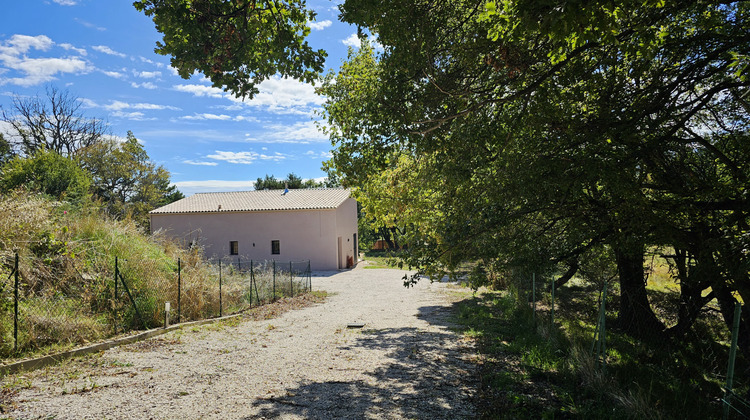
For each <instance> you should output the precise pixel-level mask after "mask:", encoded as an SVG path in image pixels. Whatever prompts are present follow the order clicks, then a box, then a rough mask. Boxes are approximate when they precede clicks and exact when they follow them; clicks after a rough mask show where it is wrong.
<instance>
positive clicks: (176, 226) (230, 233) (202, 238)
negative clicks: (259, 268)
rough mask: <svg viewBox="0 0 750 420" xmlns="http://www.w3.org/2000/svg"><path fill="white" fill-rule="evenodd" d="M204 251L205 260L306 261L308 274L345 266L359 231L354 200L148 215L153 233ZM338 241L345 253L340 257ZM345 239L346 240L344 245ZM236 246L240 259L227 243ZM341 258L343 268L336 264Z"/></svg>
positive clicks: (352, 253)
mask: <svg viewBox="0 0 750 420" xmlns="http://www.w3.org/2000/svg"><path fill="white" fill-rule="evenodd" d="M160 229H161V230H164V231H165V232H166V233H167V235H169V236H172V237H175V238H179V239H182V240H183V241H185V245H188V244H189V243H191V242H192V243H194V244H198V245H200V246H202V247H203V248H204V252H205V256H206V257H208V258H222V257H234V258H237V257H240V258H242V259H243V260H245V259H253V260H257V261H262V260H272V259H273V260H277V261H301V260H310V265H311V268H312V270H336V269H338V268H339V267H346V257H347V256H352V257H353V258H354V261H355V263H356V257H355V256H354V249H353V245H354V244H353V235H354V234H355V233H357V202H356V201H355V200H354V199H352V198H348V199H347V200H346V201H344V203H342V205H341V206H339V207H338V208H337V209H326V210H285V211H254V212H231V213H230V212H216V213H190V214H152V215H151V232H156V231H157V230H160ZM338 237H341V238H342V244H343V251H344V252H343V254H344V255H342V256H341V257H339V255H338ZM347 239H348V241H347ZM272 240H278V241H279V250H280V253H279V254H276V255H274V254H271V241H272ZM230 241H237V242H238V248H239V249H238V255H236V256H233V255H230V250H229V242H230ZM339 260H341V261H343V265H339Z"/></svg>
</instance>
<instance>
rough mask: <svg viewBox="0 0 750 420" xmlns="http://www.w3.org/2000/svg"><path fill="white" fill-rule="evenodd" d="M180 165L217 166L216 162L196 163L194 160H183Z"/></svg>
mask: <svg viewBox="0 0 750 420" xmlns="http://www.w3.org/2000/svg"><path fill="white" fill-rule="evenodd" d="M182 163H185V164H188V165H196V166H217V165H218V163H216V162H197V161H194V160H183V161H182Z"/></svg>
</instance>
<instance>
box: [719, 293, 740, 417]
mask: <svg viewBox="0 0 750 420" xmlns="http://www.w3.org/2000/svg"><path fill="white" fill-rule="evenodd" d="M741 316H742V304H741V303H739V302H737V303H736V304H735V305H734V319H733V320H732V344H731V345H730V347H729V363H728V365H727V384H726V387H725V388H724V400H723V401H724V419H727V418H728V417H729V407H730V405H731V404H730V400H731V398H732V386H733V385H734V384H733V382H734V360H735V358H736V357H737V337H738V336H739V332H740V317H741Z"/></svg>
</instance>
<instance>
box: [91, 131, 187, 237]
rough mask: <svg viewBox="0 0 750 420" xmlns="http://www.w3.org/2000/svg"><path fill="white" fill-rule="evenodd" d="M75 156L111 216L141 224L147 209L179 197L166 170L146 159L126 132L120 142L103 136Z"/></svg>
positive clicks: (131, 135)
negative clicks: (89, 176)
mask: <svg viewBox="0 0 750 420" xmlns="http://www.w3.org/2000/svg"><path fill="white" fill-rule="evenodd" d="M77 159H78V161H79V163H80V165H81V166H82V167H83V168H85V169H86V170H88V171H89V172H90V173H91V174H92V176H93V181H94V187H93V189H94V195H95V197H97V198H99V199H101V200H102V202H103V203H104V205H105V206H106V208H107V210H108V212H109V213H110V214H111V215H113V216H116V217H120V218H122V217H127V216H130V217H133V218H134V219H135V220H136V221H137V222H139V223H140V224H141V225H142V226H143V225H145V224H146V221H147V215H148V212H149V211H151V210H153V209H154V208H156V207H158V206H162V205H165V204H168V203H171V202H173V201H176V200H179V199H181V198H183V195H182V193H180V192H179V191H178V190H177V189H176V187H175V186H174V185H170V181H169V178H170V174H169V172H168V171H167V170H166V169H164V167H162V166H160V165H159V166H157V165H156V164H155V163H154V162H152V161H151V160H150V159H149V157H148V154H147V153H146V150H145V149H144V148H143V146H142V145H141V144H140V143H139V142H138V139H137V138H136V137H135V136H134V135H133V133H132V132H130V131H128V134H127V139H126V140H125V141H124V142H119V141H117V140H115V139H106V140H102V141H100V142H98V143H95V144H93V145H90V146H88V147H86V148H84V149H81V150H80V151H79V152H78V154H77Z"/></svg>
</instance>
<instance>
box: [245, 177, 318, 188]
mask: <svg viewBox="0 0 750 420" xmlns="http://www.w3.org/2000/svg"><path fill="white" fill-rule="evenodd" d="M323 186H325V185H324V183H322V182H317V181H315V180H314V179H307V180H303V179H302V178H300V177H299V176H297V175H295V174H294V173H290V174H289V175H287V177H286V179H276V177H275V176H273V175H270V176H269V175H268V174H266V176H265V178H258V179H257V180H256V181H255V189H256V190H283V189H284V188H289V189H290V190H295V189H299V188H320V187H323Z"/></svg>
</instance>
